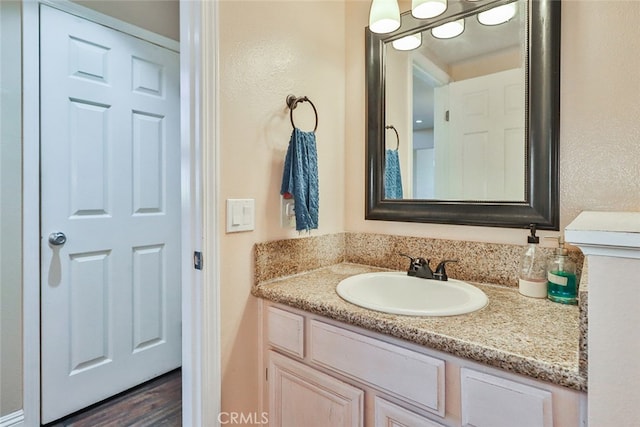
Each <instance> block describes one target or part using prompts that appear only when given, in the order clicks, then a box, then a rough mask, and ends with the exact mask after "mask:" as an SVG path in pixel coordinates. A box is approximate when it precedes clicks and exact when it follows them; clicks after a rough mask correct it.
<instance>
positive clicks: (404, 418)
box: [374, 396, 445, 427]
mask: <svg viewBox="0 0 640 427" xmlns="http://www.w3.org/2000/svg"><path fill="white" fill-rule="evenodd" d="M374 407H375V427H408V426H416V427H417V426H420V427H445V426H444V424H440V423H438V422H435V421H433V420H430V419H428V418H425V417H423V416H421V415H418V414H416V413H415V412H412V411H410V410H408V409H406V408H403V407H402V406H398V405H396V404H393V403H391V402H388V401H386V400H384V399H383V398H381V397H378V396H376V397H375V399H374Z"/></svg>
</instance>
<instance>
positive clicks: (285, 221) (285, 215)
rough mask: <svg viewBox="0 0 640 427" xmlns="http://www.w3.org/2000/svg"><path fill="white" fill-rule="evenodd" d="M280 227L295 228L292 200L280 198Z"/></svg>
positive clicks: (293, 203) (294, 212)
mask: <svg viewBox="0 0 640 427" xmlns="http://www.w3.org/2000/svg"><path fill="white" fill-rule="evenodd" d="M280 202H281V203H280V225H282V228H295V227H296V211H295V207H296V206H295V202H294V201H293V199H285V198H284V197H282V196H280Z"/></svg>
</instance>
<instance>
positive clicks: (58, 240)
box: [49, 231, 67, 246]
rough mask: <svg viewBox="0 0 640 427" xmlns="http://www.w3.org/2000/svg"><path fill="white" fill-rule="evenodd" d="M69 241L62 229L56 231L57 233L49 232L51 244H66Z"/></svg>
mask: <svg viewBox="0 0 640 427" xmlns="http://www.w3.org/2000/svg"><path fill="white" fill-rule="evenodd" d="M66 241H67V236H65V235H64V233H62V232H60V231H56V232H55V233H51V234H49V244H51V245H53V246H60V245H64V244H65V242H66Z"/></svg>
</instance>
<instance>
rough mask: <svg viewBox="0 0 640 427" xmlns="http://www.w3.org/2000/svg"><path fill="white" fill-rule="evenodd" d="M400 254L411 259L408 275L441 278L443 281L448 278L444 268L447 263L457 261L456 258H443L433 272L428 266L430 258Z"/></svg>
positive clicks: (422, 277)
mask: <svg viewBox="0 0 640 427" xmlns="http://www.w3.org/2000/svg"><path fill="white" fill-rule="evenodd" d="M400 255H402V256H405V257H407V258H409V259H410V260H411V263H410V264H409V269H408V270H407V275H408V276H415V277H419V278H421V279H435V280H441V281H443V282H444V281H447V280H449V276H447V271H446V269H445V266H446V265H447V263H450V262H458V260H457V259H445V260H444V261H441V262H440V263H439V264H438V266H437V267H436V271H435V272H434V271H433V270H431V267H430V266H429V262H430V260H428V259H424V258H421V257H417V258H414V257H412V256H409V255H405V254H400Z"/></svg>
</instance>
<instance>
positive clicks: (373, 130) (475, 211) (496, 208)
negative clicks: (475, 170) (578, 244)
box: [365, 0, 561, 230]
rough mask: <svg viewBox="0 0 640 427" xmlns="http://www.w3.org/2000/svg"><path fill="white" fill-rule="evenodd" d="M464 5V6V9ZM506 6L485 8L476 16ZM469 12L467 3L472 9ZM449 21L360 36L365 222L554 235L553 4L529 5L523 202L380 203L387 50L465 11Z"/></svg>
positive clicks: (556, 46)
mask: <svg viewBox="0 0 640 427" xmlns="http://www.w3.org/2000/svg"><path fill="white" fill-rule="evenodd" d="M465 3H470V2H465ZM501 3H505V1H496V2H490V3H487V4H486V5H483V6H482V7H481V9H477V10H478V11H480V10H484V9H486V8H488V7H490V6H491V7H492V6H495V5H497V4H501ZM471 4H473V3H471ZM459 9H460V10H459V11H454V12H453V13H450V14H449V15H448V16H447V18H442V19H433V20H429V21H428V23H425V21H420V20H416V19H415V18H413V17H412V16H411V14H410V13H407V14H403V16H402V20H403V25H402V26H401V28H400V29H399V30H397V31H395V32H393V33H390V34H374V33H372V32H371V31H369V29H368V28H365V33H366V34H365V40H366V84H367V101H366V109H367V124H366V125H367V127H366V144H367V145H366V159H367V165H366V168H367V171H366V180H367V183H366V187H367V188H366V207H365V219H369V220H386V221H404V222H426V223H441V224H462V225H479V226H490V227H510V228H523V227H528V225H529V224H532V223H535V224H537V227H538V228H539V229H547V230H558V229H559V222H560V219H559V217H560V215H559V170H558V160H559V159H558V158H559V141H558V138H559V130H560V90H559V89H560V14H561V5H560V1H559V0H530V1H529V19H528V31H527V32H528V35H527V40H528V46H527V52H528V55H527V73H526V74H527V94H526V102H527V105H526V111H527V129H526V139H527V141H526V144H527V147H526V155H527V165H526V166H527V177H526V179H525V182H526V189H525V190H526V194H525V201H524V202H484V201H483V202H476V201H448V200H447V201H444V200H390V199H384V163H385V162H384V146H385V144H384V136H385V132H384V126H385V108H384V106H385V90H384V84H385V80H384V78H385V76H384V69H385V67H384V55H383V52H384V46H383V44H384V43H385V42H388V41H391V40H394V39H397V38H399V37H401V36H403V35H406V34H410V33H415V32H416V31H418V30H421V29H426V28H429V27H432V26H437V25H439V24H440V23H441V21H442V20H443V19H444V20H447V21H448V20H451V19H452V18H453V17H455V16H463V15H465V14H468V13H469V11H468V10H465V7H464V6H461V7H459Z"/></svg>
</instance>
